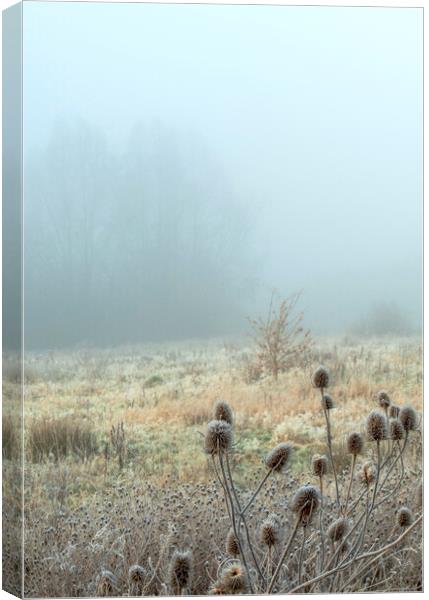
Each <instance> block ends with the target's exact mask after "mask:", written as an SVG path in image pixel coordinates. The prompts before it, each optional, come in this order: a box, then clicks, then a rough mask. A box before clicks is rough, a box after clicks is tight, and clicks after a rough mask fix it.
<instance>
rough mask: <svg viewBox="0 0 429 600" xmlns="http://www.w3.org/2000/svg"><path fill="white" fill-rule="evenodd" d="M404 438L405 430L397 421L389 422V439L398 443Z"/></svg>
mask: <svg viewBox="0 0 429 600" xmlns="http://www.w3.org/2000/svg"><path fill="white" fill-rule="evenodd" d="M404 437H405V429H404V426H403V425H402V423H401V421H399V419H392V420H391V421H390V438H391V439H392V440H395V441H398V440H403V439H404Z"/></svg>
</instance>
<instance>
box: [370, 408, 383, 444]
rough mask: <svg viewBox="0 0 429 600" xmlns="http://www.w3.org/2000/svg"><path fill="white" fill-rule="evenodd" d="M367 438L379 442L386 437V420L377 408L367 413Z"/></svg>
mask: <svg viewBox="0 0 429 600" xmlns="http://www.w3.org/2000/svg"><path fill="white" fill-rule="evenodd" d="M366 431H367V435H368V439H369V440H370V441H372V442H381V441H382V440H385V439H386V438H387V420H386V417H385V416H384V415H383V414H382V413H381V412H379V411H378V410H373V411H372V412H371V413H369V415H368V417H367V420H366Z"/></svg>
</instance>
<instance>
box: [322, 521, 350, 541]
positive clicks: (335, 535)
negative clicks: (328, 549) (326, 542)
mask: <svg viewBox="0 0 429 600" xmlns="http://www.w3.org/2000/svg"><path fill="white" fill-rule="evenodd" d="M348 530H349V521H348V519H346V518H345V517H340V518H339V519H337V520H336V521H334V522H333V523H331V525H330V526H329V528H328V531H327V534H328V537H329V539H330V540H331V542H339V541H340V540H342V539H343V537H344V536H345V535H346V533H347V532H348Z"/></svg>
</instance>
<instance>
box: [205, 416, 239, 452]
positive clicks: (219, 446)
mask: <svg viewBox="0 0 429 600" xmlns="http://www.w3.org/2000/svg"><path fill="white" fill-rule="evenodd" d="M232 442H233V433H232V427H231V425H230V424H229V423H227V422H226V421H210V423H209V424H208V425H207V431H206V438H205V450H206V452H207V454H211V455H214V454H219V453H223V452H229V451H230V450H231V448H232Z"/></svg>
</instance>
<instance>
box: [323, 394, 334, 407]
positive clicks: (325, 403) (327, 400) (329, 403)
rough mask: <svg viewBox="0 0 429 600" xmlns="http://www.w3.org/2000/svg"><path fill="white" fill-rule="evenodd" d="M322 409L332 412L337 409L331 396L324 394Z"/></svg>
mask: <svg viewBox="0 0 429 600" xmlns="http://www.w3.org/2000/svg"><path fill="white" fill-rule="evenodd" d="M322 408H323V409H324V410H332V409H333V408H335V402H334V399H333V398H332V396H331V394H323V397H322Z"/></svg>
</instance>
